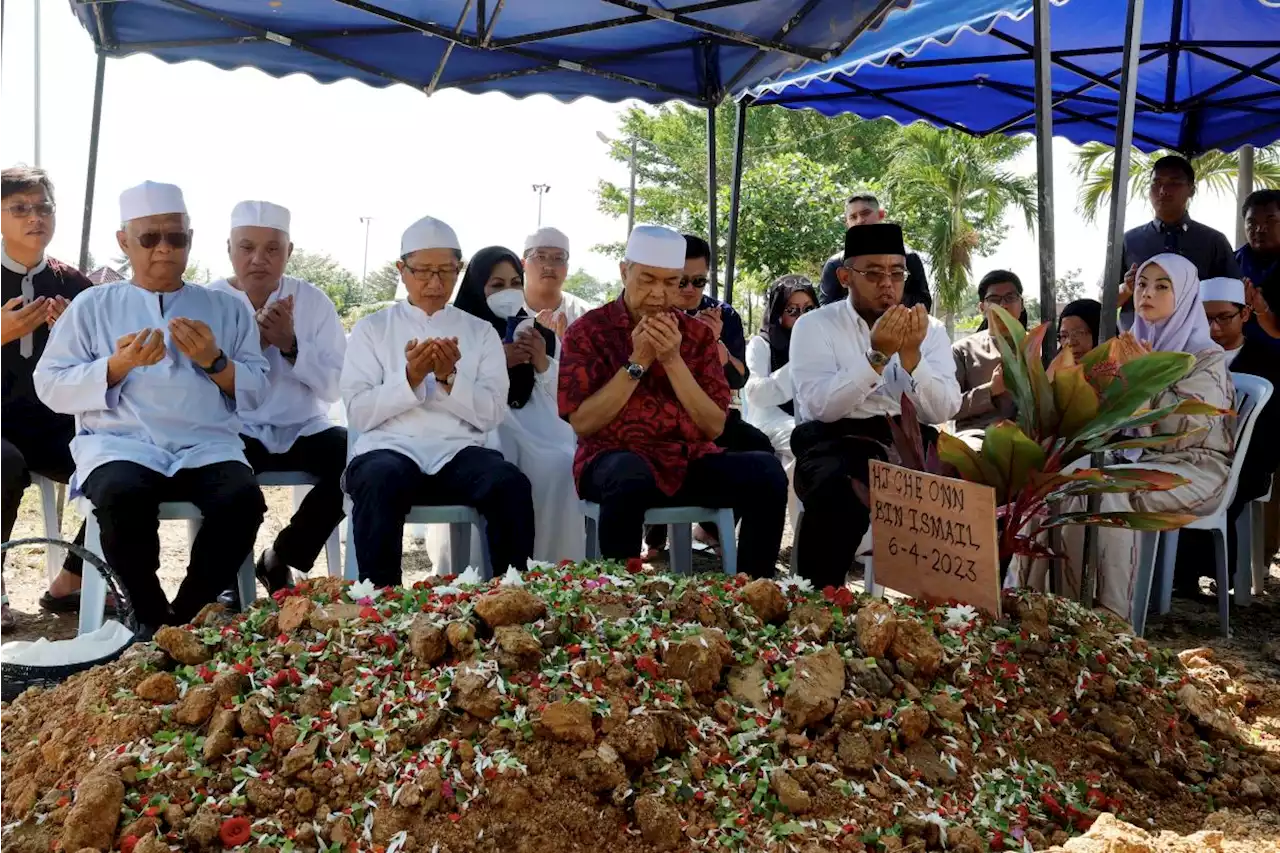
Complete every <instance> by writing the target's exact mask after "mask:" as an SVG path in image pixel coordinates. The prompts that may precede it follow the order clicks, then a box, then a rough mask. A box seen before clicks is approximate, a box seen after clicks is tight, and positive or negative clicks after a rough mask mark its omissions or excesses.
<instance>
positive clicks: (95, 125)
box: [80, 49, 107, 274]
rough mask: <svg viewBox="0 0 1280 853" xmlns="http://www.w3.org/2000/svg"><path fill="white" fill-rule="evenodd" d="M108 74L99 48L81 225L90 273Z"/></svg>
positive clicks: (83, 266) (83, 260) (83, 265)
mask: <svg viewBox="0 0 1280 853" xmlns="http://www.w3.org/2000/svg"><path fill="white" fill-rule="evenodd" d="M106 74H107V54H106V52H105V51H103V50H101V49H99V50H98V70H97V73H96V74H95V75H94V78H93V118H92V119H91V120H90V124H89V168H88V176H87V177H86V178H85V187H84V222H83V224H82V225H81V226H80V271H81V272H82V273H85V274H88V273H89V268H88V267H89V229H90V227H91V226H92V224H93V188H94V185H95V184H96V183H97V179H98V138H99V137H100V136H101V133H102V84H103V80H104V78H105V77H106Z"/></svg>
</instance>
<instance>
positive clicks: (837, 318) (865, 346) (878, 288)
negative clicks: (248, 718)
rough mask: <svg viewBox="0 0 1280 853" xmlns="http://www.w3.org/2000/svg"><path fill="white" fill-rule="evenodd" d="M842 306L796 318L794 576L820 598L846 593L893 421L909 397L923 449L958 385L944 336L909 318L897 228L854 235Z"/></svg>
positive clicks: (937, 325) (953, 404)
mask: <svg viewBox="0 0 1280 853" xmlns="http://www.w3.org/2000/svg"><path fill="white" fill-rule="evenodd" d="M838 273H839V277H840V284H841V286H842V287H844V288H845V290H846V291H847V292H848V296H847V297H846V299H845V300H844V301H843V302H836V303H832V304H829V305H824V306H823V307H822V308H820V309H818V310H817V311H813V312H811V313H809V314H806V315H805V316H803V317H801V318H800V319H799V320H798V321H797V322H796V324H795V327H794V329H793V330H792V333H791V362H790V364H791V382H792V386H793V387H794V389H795V409H796V428H795V430H794V431H793V432H792V433H791V451H792V453H794V454H795V457H796V468H795V489H796V495H797V496H798V497H799V498H800V500H801V502H802V503H803V505H804V518H803V519H802V520H801V522H800V531H799V535H798V537H797V547H798V548H799V549H800V553H799V555H798V557H799V571H800V574H801V575H803V576H804V577H806V578H808V579H809V581H811V582H812V583H813V585H814V586H815V587H819V588H821V587H825V586H828V585H832V586H836V587H840V586H843V585H844V582H845V574H846V573H847V572H848V570H849V569H850V568H851V567H852V565H853V560H854V557H855V555H856V552H857V548H858V544H859V543H860V542H861V540H862V537H863V536H864V534H865V533H866V532H867V528H868V527H869V526H870V523H871V516H870V513H869V512H868V508H867V506H866V505H865V504H863V503H862V501H861V500H859V499H858V497H857V495H856V494H855V490H854V486H853V481H855V480H857V481H858V482H860V483H862V484H863V485H864V486H865V485H866V484H867V475H868V470H869V467H870V460H872V459H881V460H885V459H887V458H888V453H887V451H886V448H887V447H888V446H890V445H891V444H892V436H891V430H890V428H889V423H888V419H889V418H893V419H896V420H899V421H901V417H902V397H903V395H904V394H905V395H906V396H907V397H908V398H909V399H910V400H911V402H912V403H913V404H914V406H915V408H916V417H917V419H918V420H919V422H920V425H921V427H920V428H921V432H922V433H923V434H924V436H925V440H926V441H928V442H931V441H933V440H934V439H936V437H937V431H936V430H935V429H933V428H932V427H930V426H928V424H938V423H942V422H943V421H946V420H948V419H950V418H951V417H952V416H954V415H955V413H956V411H957V410H958V409H959V408H960V384H959V383H958V382H957V381H956V368H955V362H954V361H953V359H952V357H951V341H950V340H949V338H948V337H947V330H946V327H945V326H943V325H942V323H941V322H940V321H939V320H937V319H935V318H933V317H930V316H929V315H928V313H927V312H926V311H925V308H924V306H923V305H919V304H917V305H916V306H914V307H913V308H907V307H906V306H905V305H904V304H903V287H904V285H905V279H906V277H907V264H906V250H905V249H904V248H903V244H902V229H901V228H899V227H898V226H897V225H892V224H887V223H880V224H874V225H860V226H858V227H856V228H850V229H849V230H848V231H847V232H846V233H845V238H844V263H843V264H842V265H841V267H840V269H839V270H838Z"/></svg>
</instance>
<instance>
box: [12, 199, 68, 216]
mask: <svg viewBox="0 0 1280 853" xmlns="http://www.w3.org/2000/svg"><path fill="white" fill-rule="evenodd" d="M57 209H58V208H57V207H56V206H55V205H54V203H53V202H51V201H42V202H38V203H36V204H27V203H26V202H21V201H20V202H18V203H17V204H11V205H9V206H8V207H6V208H5V210H7V211H9V215H10V216H12V217H14V218H15V219H26V218H27V217H28V216H31V215H32V214H35V215H36V216H39V217H42V218H44V219H48V218H49V217H50V216H53V214H54V211H56V210H57Z"/></svg>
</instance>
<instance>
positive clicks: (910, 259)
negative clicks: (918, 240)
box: [818, 190, 933, 311]
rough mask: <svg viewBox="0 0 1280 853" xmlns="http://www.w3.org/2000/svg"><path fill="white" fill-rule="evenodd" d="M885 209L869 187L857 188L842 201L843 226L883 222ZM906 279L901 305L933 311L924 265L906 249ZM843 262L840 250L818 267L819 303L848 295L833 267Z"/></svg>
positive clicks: (840, 300) (837, 300)
mask: <svg viewBox="0 0 1280 853" xmlns="http://www.w3.org/2000/svg"><path fill="white" fill-rule="evenodd" d="M886 213H887V211H885V209H884V208H883V207H881V206H880V199H879V198H877V197H876V194H875V193H873V192H871V191H870V190H857V191H856V192H854V193H853V194H851V195H850V196H849V198H848V199H846V200H845V203H844V227H845V228H856V227H858V226H860V225H876V224H879V223H881V222H884V218H885V215H886ZM906 258H907V281H906V285H905V287H904V289H903V293H902V304H903V305H905V306H907V307H908V308H910V307H912V306H913V305H923V306H924V310H926V311H932V310H933V297H932V296H930V295H929V279H928V278H926V277H925V274H924V264H923V263H922V262H921V260H920V256H919V255H917V254H916V253H915V252H907V254H906ZM843 263H844V253H843V252H836V253H835V254H834V255H832V256H831V257H830V258H829V259H828V260H827V263H826V265H825V266H823V268H822V286H821V288H820V290H819V292H818V298H819V299H820V300H821V301H822V304H823V305H828V304H830V303H832V302H842V301H844V299H845V298H846V296H847V295H848V294H847V292H846V291H845V289H844V287H842V286H841V284H840V278H839V276H838V275H837V270H838V269H839V268H840V265H841V264H843Z"/></svg>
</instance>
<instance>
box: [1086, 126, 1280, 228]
mask: <svg viewBox="0 0 1280 853" xmlns="http://www.w3.org/2000/svg"><path fill="white" fill-rule="evenodd" d="M1114 153H1115V152H1114V151H1113V150H1112V148H1111V146H1110V145H1105V144H1103V143H1101V142H1086V143H1085V144H1084V145H1081V146H1080V150H1079V151H1078V152H1076V159H1075V162H1074V163H1073V164H1072V165H1071V172H1072V174H1074V175H1075V176H1076V178H1077V179H1078V180H1079V181H1080V196H1079V200H1080V204H1079V210H1080V212H1081V213H1082V214H1083V215H1084V218H1085V221H1086V222H1095V221H1097V218H1098V214H1099V213H1100V212H1101V211H1103V210H1105V209H1106V208H1107V205H1108V203H1109V202H1110V201H1111V180H1112V175H1113V172H1112V154H1114ZM1175 153H1177V152H1174V151H1157V152H1155V153H1154V154H1145V153H1143V152H1142V151H1139V150H1138V149H1136V148H1135V149H1133V150H1132V151H1131V152H1130V154H1129V200H1130V201H1133V200H1134V199H1137V198H1139V197H1140V196H1141V195H1142V194H1143V192H1145V190H1146V188H1147V185H1148V181H1149V179H1150V176H1151V164H1152V163H1154V162H1155V161H1156V160H1159V159H1160V158H1161V157H1163V156H1165V155H1166V154H1175ZM1191 166H1192V168H1194V169H1195V170H1196V183H1197V184H1198V185H1199V186H1202V187H1207V188H1208V190H1209V191H1210V192H1211V193H1213V194H1214V195H1234V194H1235V191H1236V175H1237V173H1238V171H1239V166H1240V160H1239V158H1238V157H1237V156H1236V155H1235V154H1224V153H1222V152H1221V151H1208V152H1206V153H1204V154H1201V155H1200V156H1199V157H1192V158H1191ZM1253 184H1254V189H1276V188H1278V187H1280V145H1268V146H1267V147H1266V148H1259V149H1257V151H1256V152H1255V154H1254V162H1253Z"/></svg>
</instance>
